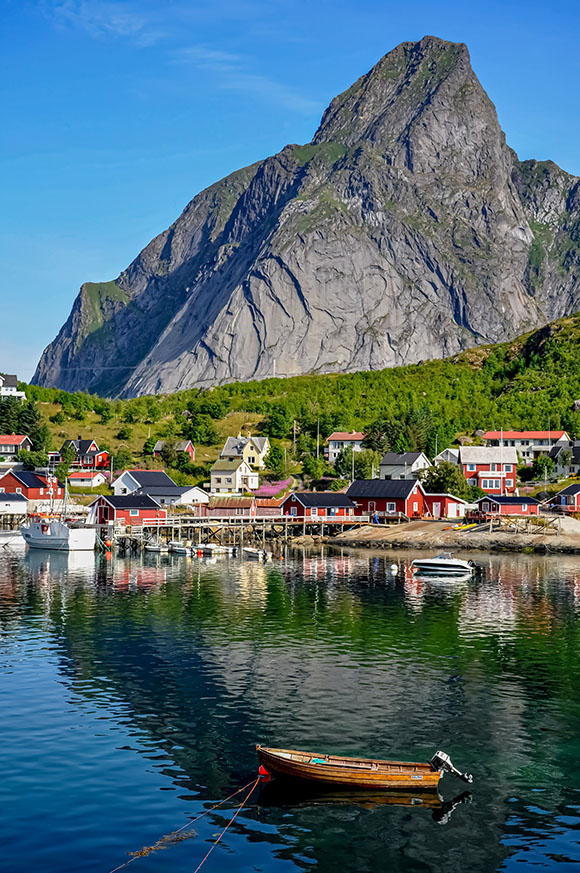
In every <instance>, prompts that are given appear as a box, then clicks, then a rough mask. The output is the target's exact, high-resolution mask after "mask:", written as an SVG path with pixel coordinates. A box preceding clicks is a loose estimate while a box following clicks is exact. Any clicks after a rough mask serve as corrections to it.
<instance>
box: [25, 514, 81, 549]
mask: <svg viewBox="0 0 580 873" xmlns="http://www.w3.org/2000/svg"><path fill="white" fill-rule="evenodd" d="M20 533H21V534H22V536H23V538H24V542H25V543H26V545H27V546H28V547H29V548H31V549H57V550H59V551H63V552H64V551H71V552H72V551H75V552H81V551H82V552H92V551H94V549H95V542H96V535H97V532H96V530H95V528H94V527H87V526H86V525H84V524H74V523H66V522H64V521H61V520H60V519H58V518H51V517H49V516H46V517H42V516H41V517H35V516H33V517H31V518H30V519H29V520H28V521H25V522H24V524H21V525H20Z"/></svg>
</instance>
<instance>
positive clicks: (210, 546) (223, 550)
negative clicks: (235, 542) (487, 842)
mask: <svg viewBox="0 0 580 873" xmlns="http://www.w3.org/2000/svg"><path fill="white" fill-rule="evenodd" d="M193 550H194V552H197V554H200V553H201V554H202V555H208V556H210V557H212V556H213V555H237V553H238V547H237V546H222V545H220V544H219V543H202V544H200V545H197V546H194V547H193Z"/></svg>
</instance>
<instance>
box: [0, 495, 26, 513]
mask: <svg viewBox="0 0 580 873" xmlns="http://www.w3.org/2000/svg"><path fill="white" fill-rule="evenodd" d="M27 503H28V501H27V500H26V497H25V495H24V494H10V493H6V494H4V493H0V515H26V506H27Z"/></svg>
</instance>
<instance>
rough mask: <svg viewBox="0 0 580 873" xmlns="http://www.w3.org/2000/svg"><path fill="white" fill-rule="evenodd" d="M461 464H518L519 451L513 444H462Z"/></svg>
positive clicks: (460, 452)
mask: <svg viewBox="0 0 580 873" xmlns="http://www.w3.org/2000/svg"><path fill="white" fill-rule="evenodd" d="M459 461H460V463H461V464H517V462H518V453H517V451H516V450H515V448H514V447H513V446H503V447H502V446H461V448H460V450H459Z"/></svg>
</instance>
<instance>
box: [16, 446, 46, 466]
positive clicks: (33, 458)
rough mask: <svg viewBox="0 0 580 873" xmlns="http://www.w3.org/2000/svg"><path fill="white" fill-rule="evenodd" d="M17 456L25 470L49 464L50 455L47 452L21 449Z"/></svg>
mask: <svg viewBox="0 0 580 873" xmlns="http://www.w3.org/2000/svg"><path fill="white" fill-rule="evenodd" d="M16 457H17V459H18V460H19V461H20V463H21V464H22V466H23V467H24V469H25V470H36V468H37V467H47V466H48V455H47V453H46V452H28V451H25V450H22V449H21V450H20V451H19V452H18V454H17V455H16Z"/></svg>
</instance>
